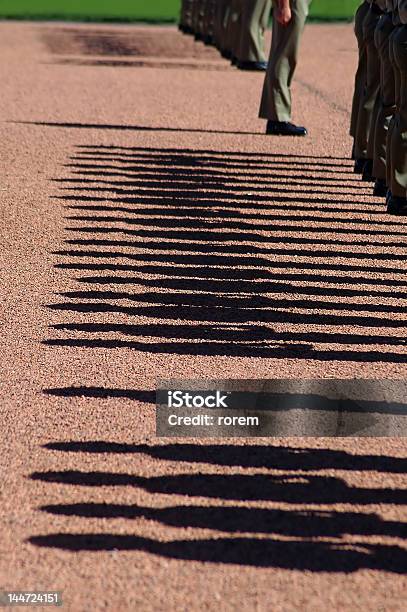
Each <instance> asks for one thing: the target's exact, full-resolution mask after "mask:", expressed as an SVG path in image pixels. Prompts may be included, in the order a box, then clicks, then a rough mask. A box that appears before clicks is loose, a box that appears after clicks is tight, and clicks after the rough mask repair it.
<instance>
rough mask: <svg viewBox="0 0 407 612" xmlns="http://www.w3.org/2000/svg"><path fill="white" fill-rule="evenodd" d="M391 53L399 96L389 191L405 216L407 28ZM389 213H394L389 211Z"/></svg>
mask: <svg viewBox="0 0 407 612" xmlns="http://www.w3.org/2000/svg"><path fill="white" fill-rule="evenodd" d="M393 52H394V59H395V62H396V65H397V68H398V71H399V76H400V81H399V83H400V94H399V100H398V106H397V115H396V120H395V124H394V129H393V134H392V139H391V155H392V168H391V171H392V175H391V184H390V189H391V193H392V196H393V199H394V198H396V199H397V198H400V200H401V201H402V202H403V203H404V206H402V208H400V207H399V209H398V210H397V213H398V214H403V215H407V26H402V27H401V28H399V29H398V32H397V35H396V36H395V37H394V39H393ZM389 206H390V204H389ZM389 212H395V211H393V210H390V211H389ZM397 213H396V214H397Z"/></svg>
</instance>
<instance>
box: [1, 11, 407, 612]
mask: <svg viewBox="0 0 407 612" xmlns="http://www.w3.org/2000/svg"><path fill="white" fill-rule="evenodd" d="M0 32H1V35H0V47H1V55H2V60H3V61H2V63H1V66H0V75H1V83H2V86H1V105H0V117H1V123H0V135H1V143H2V146H1V151H2V155H1V159H0V164H1V184H0V197H1V202H2V206H1V214H2V221H3V223H2V224H1V228H0V231H1V244H2V249H1V255H0V256H1V270H2V277H3V278H2V288H3V291H2V318H1V324H2V328H1V330H2V340H3V341H2V351H1V357H0V359H1V371H2V377H1V389H2V403H1V429H0V437H1V443H2V448H3V452H2V456H1V460H2V475H3V476H2V482H1V515H2V522H1V555H0V576H1V579H0V584H1V585H2V587H3V588H6V589H58V590H62V591H63V592H64V600H65V602H66V607H67V608H68V609H70V610H75V611H76V610H78V611H79V610H84V611H85V610H89V609H92V610H114V611H116V610H120V611H122V610H123V611H124V610H136V609H137V610H143V611H144V610H145V611H148V610H154V611H155V610H164V609H170V610H225V611H226V610H227V611H229V610H240V609H242V608H243V609H247V610H259V611H263V610H264V611H265V610H267V611H269V610H270V611H273V612H280V611H284V612H291V611H298V610H306V611H311V610H312V611H314V610H340V611H349V612H350V611H352V612H353V611H356V610H363V611H365V610H369V612H371V611H375V612H379V611H380V612H383V611H385V612H387V611H391V612H396V611H399V610H400V611H401V610H404V609H405V593H406V590H405V589H406V581H405V570H406V567H407V552H406V549H405V547H403V535H404V536H405V534H406V528H405V523H404V522H403V521H405V519H406V512H405V506H404V505H403V501H404V500H405V487H406V478H405V471H406V470H405V468H406V460H405V451H406V445H405V442H404V440H403V439H396V438H376V439H371V438H360V439H357V438H347V439H345V438H341V439H325V438H318V439H310V438H309V439H301V438H291V439H273V440H267V439H263V438H262V439H258V440H253V439H252V440H247V441H246V440H242V439H224V440H215V441H213V440H212V441H205V440H199V441H198V443H196V441H194V440H178V441H177V440H171V442H170V443H169V442H168V440H165V439H161V440H158V439H157V438H155V434H154V389H155V381H156V378H193V377H201V378H212V377H215V378H219V377H220V376H221V377H222V378H224V379H226V378H228V377H230V378H278V377H289V378H296V377H305V378H307V377H308V378H309V377H311V378H312V377H315V378H321V377H339V378H342V377H345V378H353V377H356V378H358V377H359V378H363V377H365V378H376V379H377V378H390V379H403V378H406V374H407V368H406V364H405V361H406V354H407V353H406V349H405V336H404V332H403V331H402V330H403V329H404V328H405V325H406V302H405V300H406V298H405V286H406V281H405V278H406V277H405V272H406V268H407V265H406V262H405V246H406V240H405V238H406V235H407V227H406V223H405V222H404V220H403V219H397V218H392V217H389V216H387V215H386V214H384V205H383V202H382V201H381V200H378V199H374V198H372V197H371V196H370V195H369V194H370V191H371V189H370V186H369V185H368V186H366V185H364V184H362V183H361V182H360V180H359V178H358V177H355V176H354V175H353V174H352V165H351V162H350V161H349V159H348V158H349V152H350V148H351V142H350V139H349V137H348V135H347V129H348V123H349V108H350V101H351V95H352V80H353V74H354V70H355V59H356V49H355V42H354V37H353V33H352V28H351V26H350V25H349V26H348V25H337V26H336V25H333V26H323V25H309V26H308V27H307V29H306V32H305V35H304V44H303V52H302V58H301V64H300V66H299V69H298V73H297V78H296V81H295V84H294V87H293V96H294V101H295V116H294V119H295V120H297V121H298V122H304V123H305V125H307V127H308V128H309V131H310V135H309V137H308V138H306V139H303V140H301V141H297V140H295V141H288V140H286V139H280V138H270V137H265V136H264V135H263V132H264V122H263V121H261V120H259V119H257V110H258V103H259V99H260V92H261V87H262V80H263V76H262V75H261V74H251V73H247V74H245V73H241V72H238V71H237V70H235V69H233V68H231V67H229V65H228V64H227V63H226V62H225V61H223V60H221V59H219V57H218V55H217V54H216V52H215V51H214V50H212V49H208V48H205V47H203V46H202V45H201V44H198V43H195V42H193V41H192V40H191V39H189V38H186V37H185V36H182V35H181V34H179V33H178V32H177V31H176V30H175V28H172V27H168V28H160V27H134V26H133V27H131V26H107V25H103V26H96V25H69V24H63V25H62V24H61V25H49V24H35V25H33V24H23V23H19V24H17V23H2V24H0ZM403 496H404V498H403Z"/></svg>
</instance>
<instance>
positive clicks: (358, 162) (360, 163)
mask: <svg viewBox="0 0 407 612" xmlns="http://www.w3.org/2000/svg"><path fill="white" fill-rule="evenodd" d="M365 163H366V160H365V159H361V158H359V159H355V165H354V166H353V172H354V173H355V174H362V172H363V168H364V167H365Z"/></svg>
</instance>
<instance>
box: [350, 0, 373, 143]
mask: <svg viewBox="0 0 407 612" xmlns="http://www.w3.org/2000/svg"><path fill="white" fill-rule="evenodd" d="M369 8H370V5H369V3H368V2H367V1H365V2H364V3H363V4H361V5H360V6H359V8H358V10H357V11H356V15H355V36H356V40H357V43H358V51H359V62H358V68H357V71H356V75H355V88H354V93H353V102H352V115H351V120H350V130H349V133H350V135H351V136H352V137H353V138H355V136H356V130H357V122H358V113H359V106H360V98H361V96H362V93H363V90H364V87H365V84H366V73H367V54H366V43H365V40H364V38H363V21H364V19H365V17H366V15H367V13H368V11H369Z"/></svg>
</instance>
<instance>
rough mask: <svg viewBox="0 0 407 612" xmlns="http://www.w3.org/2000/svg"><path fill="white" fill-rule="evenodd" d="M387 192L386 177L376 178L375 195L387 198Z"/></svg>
mask: <svg viewBox="0 0 407 612" xmlns="http://www.w3.org/2000/svg"><path fill="white" fill-rule="evenodd" d="M386 194H387V185H386V181H385V179H376V182H375V184H374V187H373V195H374V196H376V197H377V198H385V197H386Z"/></svg>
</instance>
